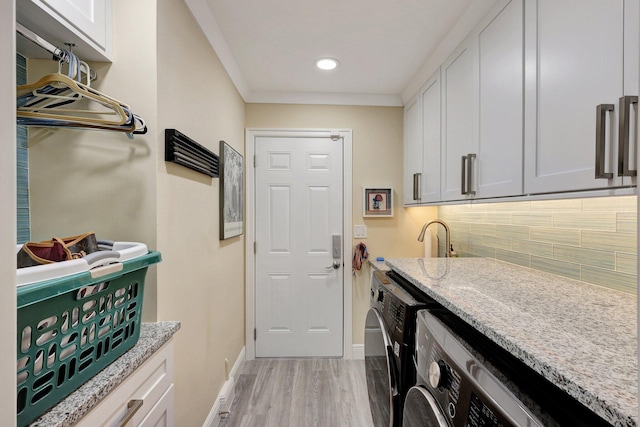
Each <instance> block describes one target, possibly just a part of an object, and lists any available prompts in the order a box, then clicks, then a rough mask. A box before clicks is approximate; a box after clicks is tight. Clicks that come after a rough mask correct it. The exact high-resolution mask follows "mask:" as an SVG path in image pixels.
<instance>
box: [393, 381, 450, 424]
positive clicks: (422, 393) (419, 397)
mask: <svg viewBox="0 0 640 427" xmlns="http://www.w3.org/2000/svg"><path fill="white" fill-rule="evenodd" d="M447 425H448V424H447V420H446V418H445V417H444V415H443V414H442V412H440V408H439V407H438V404H437V403H436V400H435V399H434V398H433V396H431V393H429V391H428V390H427V389H425V388H423V387H420V386H415V387H411V388H410V389H409V391H408V392H407V398H406V399H405V401H404V412H403V413H402V427H447Z"/></svg>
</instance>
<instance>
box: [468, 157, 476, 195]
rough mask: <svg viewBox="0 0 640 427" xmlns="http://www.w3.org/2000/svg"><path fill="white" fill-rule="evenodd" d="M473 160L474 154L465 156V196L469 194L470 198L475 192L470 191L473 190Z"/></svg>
mask: <svg viewBox="0 0 640 427" xmlns="http://www.w3.org/2000/svg"><path fill="white" fill-rule="evenodd" d="M475 158H476V155H475V154H473V153H469V154H467V159H468V161H467V194H470V195H472V196H474V195H475V194H476V191H475V190H472V189H471V188H473V162H474V161H475V160H474V159H475Z"/></svg>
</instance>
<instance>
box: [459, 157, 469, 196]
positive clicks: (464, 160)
mask: <svg viewBox="0 0 640 427" xmlns="http://www.w3.org/2000/svg"><path fill="white" fill-rule="evenodd" d="M460 170H461V176H460V194H463V195H464V194H469V192H468V191H467V189H466V186H467V178H466V176H465V174H466V171H467V156H462V163H461V164H460Z"/></svg>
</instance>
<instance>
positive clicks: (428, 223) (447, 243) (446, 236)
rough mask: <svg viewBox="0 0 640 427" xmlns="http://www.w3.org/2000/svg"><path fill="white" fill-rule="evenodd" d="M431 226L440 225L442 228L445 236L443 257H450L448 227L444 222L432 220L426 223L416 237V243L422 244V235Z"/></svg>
mask: <svg viewBox="0 0 640 427" xmlns="http://www.w3.org/2000/svg"><path fill="white" fill-rule="evenodd" d="M431 224H442V226H443V227H444V235H445V240H446V241H445V247H446V250H445V256H446V257H447V258H450V257H451V237H450V233H449V226H448V225H447V223H446V222H444V221H443V220H441V219H433V220H431V221H429V222H427V223H426V224H425V225H423V226H422V231H421V232H420V235H419V236H418V242H423V241H424V233H426V231H427V228H429V226H430V225H431Z"/></svg>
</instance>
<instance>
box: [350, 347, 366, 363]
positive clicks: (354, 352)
mask: <svg viewBox="0 0 640 427" xmlns="http://www.w3.org/2000/svg"><path fill="white" fill-rule="evenodd" d="M351 358H352V359H354V360H364V344H353V345H352V346H351Z"/></svg>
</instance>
